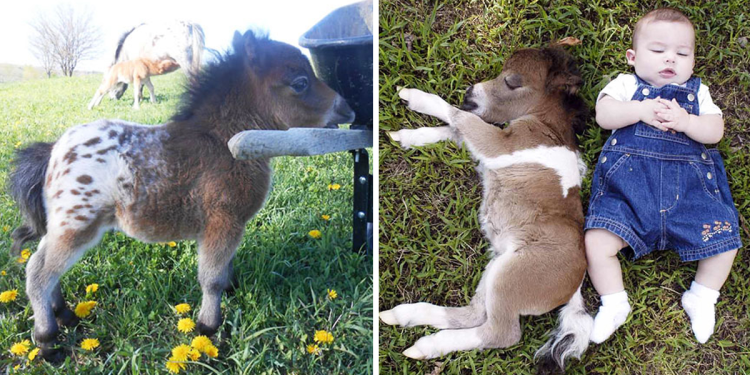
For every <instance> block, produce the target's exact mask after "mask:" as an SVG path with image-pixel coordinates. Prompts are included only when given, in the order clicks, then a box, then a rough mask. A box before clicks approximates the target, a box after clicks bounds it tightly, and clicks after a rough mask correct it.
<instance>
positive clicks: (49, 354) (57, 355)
mask: <svg viewBox="0 0 750 375" xmlns="http://www.w3.org/2000/svg"><path fill="white" fill-rule="evenodd" d="M39 353H40V354H41V355H42V358H44V360H45V361H47V362H49V363H52V364H60V363H62V362H63V361H65V357H67V354H66V353H65V350H63V349H61V348H42V350H41V351H40V352H39Z"/></svg>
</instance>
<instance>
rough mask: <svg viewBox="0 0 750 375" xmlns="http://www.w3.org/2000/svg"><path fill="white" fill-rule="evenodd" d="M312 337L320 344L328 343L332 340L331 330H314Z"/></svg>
mask: <svg viewBox="0 0 750 375" xmlns="http://www.w3.org/2000/svg"><path fill="white" fill-rule="evenodd" d="M313 339H314V340H315V342H319V343H321V344H330V343H332V342H333V335H332V334H331V332H328V331H325V330H321V331H315V336H313Z"/></svg>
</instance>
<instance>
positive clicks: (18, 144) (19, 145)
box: [15, 141, 23, 148]
mask: <svg viewBox="0 0 750 375" xmlns="http://www.w3.org/2000/svg"><path fill="white" fill-rule="evenodd" d="M22 144H23V142H21V141H18V143H16V145H15V147H16V148H19V147H21V145H22Z"/></svg>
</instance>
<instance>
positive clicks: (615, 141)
mask: <svg viewBox="0 0 750 375" xmlns="http://www.w3.org/2000/svg"><path fill="white" fill-rule="evenodd" d="M610 143H611V144H612V146H614V145H616V144H617V138H615V139H613V140H612V142H610Z"/></svg>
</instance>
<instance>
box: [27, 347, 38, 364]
mask: <svg viewBox="0 0 750 375" xmlns="http://www.w3.org/2000/svg"><path fill="white" fill-rule="evenodd" d="M37 354H39V348H34V349H33V350H32V351H31V352H29V361H33V360H34V358H36V355H37Z"/></svg>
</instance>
